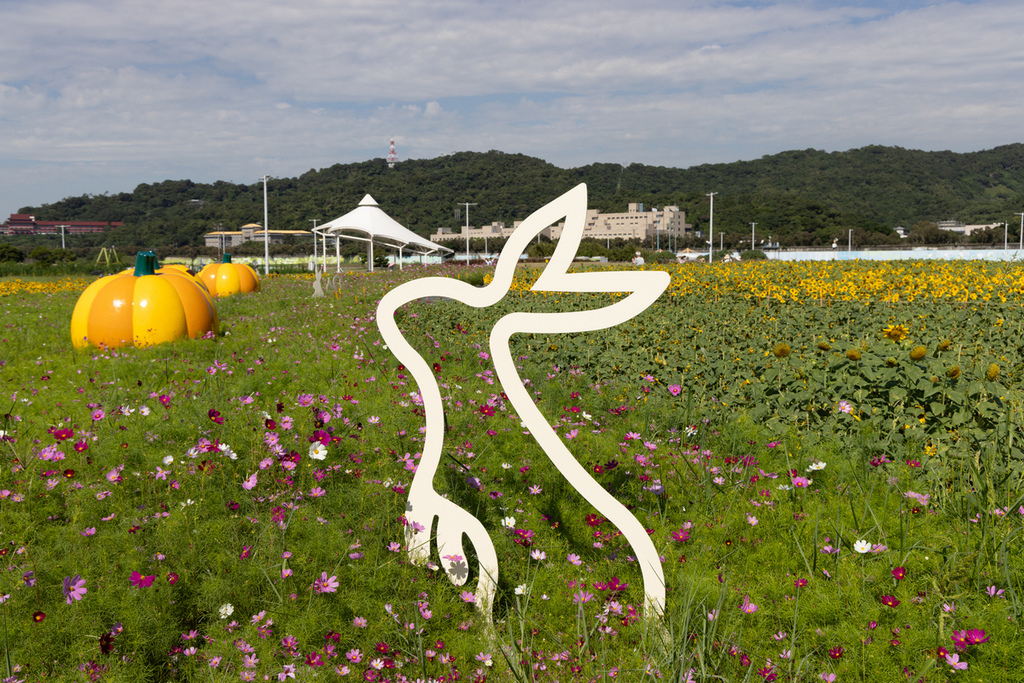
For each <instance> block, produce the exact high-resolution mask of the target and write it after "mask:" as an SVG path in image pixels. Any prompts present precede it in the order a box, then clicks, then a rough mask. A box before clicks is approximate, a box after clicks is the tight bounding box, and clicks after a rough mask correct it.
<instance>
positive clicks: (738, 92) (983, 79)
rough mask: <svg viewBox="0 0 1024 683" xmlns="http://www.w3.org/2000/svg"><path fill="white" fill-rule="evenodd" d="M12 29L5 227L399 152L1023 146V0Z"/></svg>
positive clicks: (129, 15) (809, 2)
mask: <svg viewBox="0 0 1024 683" xmlns="http://www.w3.org/2000/svg"><path fill="white" fill-rule="evenodd" d="M0 26H4V27H5V28H4V32H3V37H2V39H0V221H2V220H4V219H6V217H7V215H8V214H10V213H14V212H16V211H17V210H18V209H20V208H21V207H24V206H38V205H41V204H45V203H51V202H55V201H59V200H60V199H63V198H65V197H73V196H79V195H83V194H103V193H106V192H109V193H112V194H113V193H118V192H130V191H132V190H133V189H134V188H135V187H136V186H137V185H139V184H140V183H155V182H160V181H163V180H167V179H175V180H177V179H184V178H187V179H191V180H193V181H195V182H212V181H215V180H226V181H230V182H237V183H256V182H258V181H259V178H260V177H261V176H263V175H265V174H266V175H269V176H272V177H294V176H297V175H300V174H302V173H305V172H306V171H309V170H310V169H320V168H325V167H328V166H331V165H333V164H336V163H351V162H357V161H365V160H367V159H372V158H377V157H384V156H386V155H387V152H388V143H389V140H390V139H391V138H392V137H393V138H394V140H395V145H396V148H397V153H398V157H399V159H400V160H402V159H428V158H434V157H438V156H442V155H445V154H450V153H453V152H459V151H479V152H485V151H488V150H500V151H503V152H508V153H521V154H526V155H529V156H535V157H539V158H541V159H544V160H546V161H549V162H551V163H553V164H555V165H556V166H559V167H562V168H572V167H576V166H583V165H586V164H590V163H594V162H607V163H621V164H629V163H634V162H636V163H642V164H649V165H657V166H671V167H679V168H687V167H690V166H694V165H697V164H703V163H719V162H731V161H737V160H741V159H743V160H746V159H756V158H760V157H762V156H764V155H768V154H775V153H777V152H781V151H785V150H792V149H807V148H815V149H822V150H826V151H843V150H847V149H853V148H857V147H863V146H865V145H873V144H877V145H895V146H900V147H905V148H909V149H923V150H952V151H954V152H970V151H978V150H983V149H990V148H992V147H995V146H998V145H1002V144H1009V143H1013V142H1022V141H1024V5H1022V4H1021V3H1020V1H1019V0H967V1H964V2H946V1H945V0H932V1H931V2H924V1H917V0H909V1H907V2H884V1H882V0H792V1H788V2H786V1H775V0H746V1H744V0H736V1H733V2H725V1H718V0H704V1H699V0H632V1H631V2H629V3H626V2H623V1H622V0H559V1H558V2H549V1H547V0H500V1H499V0H397V1H393V0H291V2H289V3H282V2H280V1H279V0H277V1H274V2H267V1H264V0H217V1H216V2H209V0H169V1H167V2H155V1H153V0H102V2H101V1H100V0H89V1H86V0H77V1H75V0H0ZM270 182H273V180H271V181H270Z"/></svg>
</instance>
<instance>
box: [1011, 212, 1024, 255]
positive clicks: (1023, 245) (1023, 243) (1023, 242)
mask: <svg viewBox="0 0 1024 683" xmlns="http://www.w3.org/2000/svg"><path fill="white" fill-rule="evenodd" d="M1013 215H1014V216H1020V246H1019V247H1018V249H1024V213H1015V214H1013Z"/></svg>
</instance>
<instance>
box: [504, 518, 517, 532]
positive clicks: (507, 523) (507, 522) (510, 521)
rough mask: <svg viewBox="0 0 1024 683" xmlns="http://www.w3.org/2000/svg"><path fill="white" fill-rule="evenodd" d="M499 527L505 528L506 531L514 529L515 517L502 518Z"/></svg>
mask: <svg viewBox="0 0 1024 683" xmlns="http://www.w3.org/2000/svg"><path fill="white" fill-rule="evenodd" d="M501 525H502V526H503V527H505V528H506V529H514V528H515V526H516V518H515V517H504V518H503V519H502V520H501Z"/></svg>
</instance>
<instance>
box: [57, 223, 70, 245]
mask: <svg viewBox="0 0 1024 683" xmlns="http://www.w3.org/2000/svg"><path fill="white" fill-rule="evenodd" d="M57 227H58V228H60V248H61V249H64V248H65V247H64V228H70V227H71V226H70V225H58V226H57Z"/></svg>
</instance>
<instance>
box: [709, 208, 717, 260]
mask: <svg viewBox="0 0 1024 683" xmlns="http://www.w3.org/2000/svg"><path fill="white" fill-rule="evenodd" d="M716 194H718V193H717V192H708V196H709V197H711V217H710V220H709V221H708V225H709V227H708V263H711V262H712V261H714V260H715V195H716Z"/></svg>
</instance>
